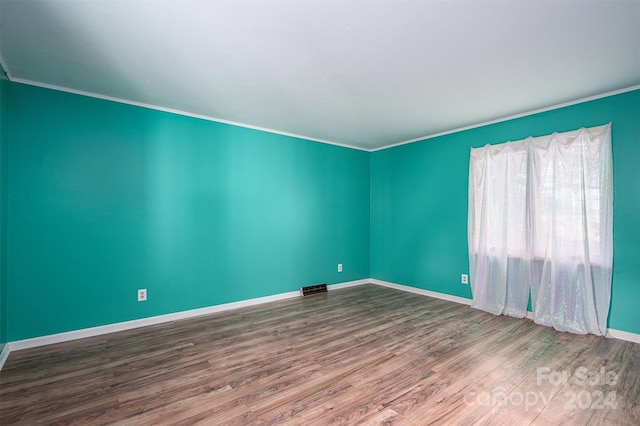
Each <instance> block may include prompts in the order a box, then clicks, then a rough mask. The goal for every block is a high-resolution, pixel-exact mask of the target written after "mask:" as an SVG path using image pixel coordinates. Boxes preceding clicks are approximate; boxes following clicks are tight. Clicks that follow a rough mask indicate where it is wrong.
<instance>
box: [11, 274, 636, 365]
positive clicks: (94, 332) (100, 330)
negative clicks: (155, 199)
mask: <svg viewBox="0 0 640 426" xmlns="http://www.w3.org/2000/svg"><path fill="white" fill-rule="evenodd" d="M363 284H375V285H379V286H382V287H389V288H394V289H396V290H401V291H406V292H408V293H414V294H419V295H422V296H428V297H433V298H436V299H442V300H447V301H450V302H455V303H460V304H463V305H471V299H467V298H464V297H459V296H453V295H450V294H446V293H438V292H435V291H430V290H423V289H420V288H416V287H411V286H407V285H402V284H396V283H392V282H388V281H382V280H378V279H374V278H365V279H362V280H356V281H348V282H343V283H337V284H329V285H328V286H327V290H329V291H333V290H338V289H342V288H347V287H355V286H359V285H363ZM299 296H300V292H299V291H290V292H286V293H280V294H275V295H272V296H265V297H258V298H254V299H248V300H241V301H239V302H232V303H225V304H222V305H215V306H208V307H205V308H199V309H191V310H188V311H182V312H175V313H171V314H165V315H158V316H154V317H149V318H142V319H137V320H132V321H125V322H119V323H115V324H107V325H103V326H99V327H91V328H85V329H82V330H74V331H68V332H64V333H58V334H51V335H48V336H41V337H34V338H31V339H25V340H17V341H14V342H9V343H7V344H5V345H4V347H3V348H2V351H1V352H0V370H2V366H3V365H4V363H5V362H6V360H7V358H8V357H9V353H10V352H11V351H16V350H20V349H28V348H35V347H38V346H44V345H50V344H54V343H61V342H67V341H70V340H76V339H83V338H85V337H93V336H100V335H103V334H108V333H114V332H118V331H124V330H131V329H134V328H139V327H145V326H148V325H155V324H161V323H165V322H169V321H176V320H181V319H187V318H193V317H198V316H201V315H208V314H212V313H216V312H224V311H229V310H232V309H238V308H244V307H248V306H255V305H260V304H263V303H269V302H275V301H278V300H285V299H291V298H294V297H299ZM527 318H529V319H533V317H532V315H531V313H530V312H527ZM607 337H611V338H615V339H620V340H626V341H629V342H633V343H640V334H636V333H630V332H628V331H622V330H615V329H609V330H608V332H607Z"/></svg>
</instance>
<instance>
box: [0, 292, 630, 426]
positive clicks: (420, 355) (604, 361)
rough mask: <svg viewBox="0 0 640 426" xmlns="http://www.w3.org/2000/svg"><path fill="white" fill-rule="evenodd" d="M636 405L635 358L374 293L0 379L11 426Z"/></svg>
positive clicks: (577, 412) (281, 310) (235, 314)
mask: <svg viewBox="0 0 640 426" xmlns="http://www.w3.org/2000/svg"><path fill="white" fill-rule="evenodd" d="M589 373H590V374H589ZM563 374H564V376H563ZM614 376H615V377H614ZM639 398H640V345H638V344H633V343H629V342H623V341H620V340H615V339H606V338H602V337H596V336H592V335H587V336H579V335H573V334H569V333H560V332H556V331H554V330H553V329H550V328H547V327H542V326H538V325H535V324H534V323H533V322H532V321H529V320H526V319H524V320H523V319H520V320H519V319H514V318H509V317H496V316H492V315H490V314H487V313H484V312H481V311H477V310H474V309H471V308H470V307H468V306H463V305H459V304H456V303H452V302H447V301H443V300H438V299H432V298H428V297H424V296H419V295H415V294H410V293H405V292H400V291H396V290H392V289H388V288H384V287H378V286H374V285H365V286H359V287H353V288H348V289H343V290H335V291H331V292H329V294H327V295H316V296H310V297H308V298H299V299H291V300H286V301H282V302H275V303H270V304H265V305H260V306H257V307H251V308H244V309H239V310H236V311H230V312H225V313H220V314H213V315H209V316H203V317H198V318H194V319H188V320H183V321H176V322H172V323H166V324H161V325H157V326H151V327H146V328H141V329H135V330H130V331H126V332H120V333H114V334H110V335H104V336H99V337H94V338H88V339H83V340H77V341H72V342H67V343H61V344H56V345H50V346H47V347H40V348H35V349H29V350H22V351H16V352H12V353H11V355H10V356H9V359H8V361H7V363H6V364H5V366H4V369H3V370H2V372H0V423H2V424H3V425H8V424H29V425H31V424H40V423H45V424H82V425H86V424H135V425H138V424H193V423H202V424H207V425H209V424H238V425H244V424H251V425H271V424H296V425H298V424H300V425H324V424H404V425H423V424H424V425H426V424H481V425H486V424H491V425H495V424H504V425H528V424H535V425H554V424H588V425H600V424H628V425H638V424H640V403H639V401H638V400H639Z"/></svg>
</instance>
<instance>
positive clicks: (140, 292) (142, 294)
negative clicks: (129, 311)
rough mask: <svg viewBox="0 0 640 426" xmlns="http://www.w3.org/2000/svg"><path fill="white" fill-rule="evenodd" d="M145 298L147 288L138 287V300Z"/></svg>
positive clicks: (141, 300) (142, 300)
mask: <svg viewBox="0 0 640 426" xmlns="http://www.w3.org/2000/svg"><path fill="white" fill-rule="evenodd" d="M145 300H147V289H146V288H140V289H138V302H144V301H145Z"/></svg>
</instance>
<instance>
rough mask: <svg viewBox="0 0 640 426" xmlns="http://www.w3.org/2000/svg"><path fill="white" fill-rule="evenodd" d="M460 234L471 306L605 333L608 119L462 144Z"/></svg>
mask: <svg viewBox="0 0 640 426" xmlns="http://www.w3.org/2000/svg"><path fill="white" fill-rule="evenodd" d="M468 232H469V234H468V236H469V263H470V275H471V288H472V291H473V303H472V306H473V307H475V308H478V309H482V310H485V311H487V312H491V313H493V314H495V315H500V314H504V315H510V316H515V317H524V316H525V315H526V311H527V302H528V300H529V294H531V305H532V308H533V318H534V321H535V322H536V323H538V324H543V325H547V326H552V327H554V328H555V329H557V330H561V331H570V332H573V333H582V334H584V333H593V334H597V335H602V334H605V333H606V324H607V315H608V313H609V302H610V296H611V272H612V262H613V172H612V158H611V124H607V125H605V126H599V127H594V128H590V129H580V130H577V131H573V132H567V133H554V134H552V135H549V136H544V137H539V138H528V139H525V140H523V141H518V142H508V143H505V144H501V145H486V146H484V147H482V148H477V149H472V150H471V161H470V168H469V228H468Z"/></svg>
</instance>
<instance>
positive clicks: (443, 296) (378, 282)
mask: <svg viewBox="0 0 640 426" xmlns="http://www.w3.org/2000/svg"><path fill="white" fill-rule="evenodd" d="M371 283H372V284H376V285H380V286H383V287H389V288H395V289H396V290H402V291H406V292H408V293H415V294H420V295H422V296H429V297H433V298H435V299H442V300H448V301H449V302H455V303H460V304H462V305H471V299H467V298H464V297H459V296H453V295H451V294H446V293H438V292H437V291H431V290H423V289H421V288H417V287H411V286H408V285H402V284H396V283H391V282H388V281H382V280H377V279H375V278H372V279H371Z"/></svg>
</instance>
